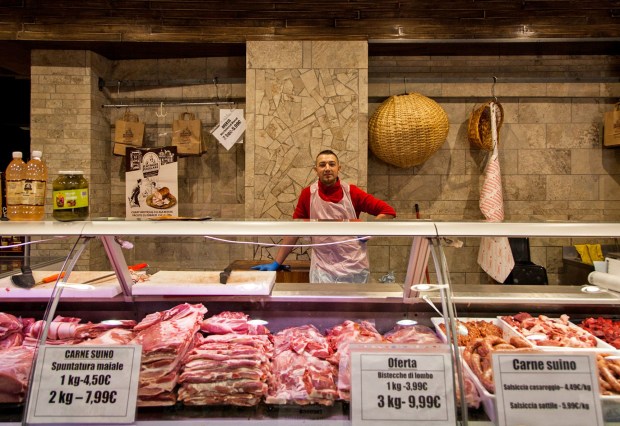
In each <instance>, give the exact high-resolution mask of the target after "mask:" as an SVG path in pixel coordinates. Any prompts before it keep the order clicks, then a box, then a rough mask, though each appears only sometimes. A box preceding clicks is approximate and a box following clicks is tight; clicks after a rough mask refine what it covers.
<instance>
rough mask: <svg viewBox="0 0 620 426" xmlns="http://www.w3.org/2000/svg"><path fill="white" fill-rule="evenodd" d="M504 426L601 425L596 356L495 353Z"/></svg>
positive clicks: (500, 416) (499, 420)
mask: <svg viewBox="0 0 620 426" xmlns="http://www.w3.org/2000/svg"><path fill="white" fill-rule="evenodd" d="M492 357H493V375H494V381H495V397H496V402H497V415H498V416H497V420H498V423H499V425H500V426H516V425H528V426H538V425H540V426H548V425H549V424H551V423H553V424H557V425H562V426H570V425H574V426H583V425H589V426H595V425H596V426H602V425H603V424H604V423H603V414H602V409H601V403H600V398H599V384H598V370H597V367H596V357H595V354H594V353H592V352H589V353H575V352H570V353H569V352H552V353H551V352H549V353H544V354H540V353H538V354H534V353H525V352H519V353H517V352H509V351H499V352H497V351H496V352H494V353H493V354H492Z"/></svg>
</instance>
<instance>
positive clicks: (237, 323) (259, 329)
mask: <svg viewBox="0 0 620 426" xmlns="http://www.w3.org/2000/svg"><path fill="white" fill-rule="evenodd" d="M249 320H250V318H249V316H248V315H246V314H244V313H243V312H229V311H225V312H222V313H219V314H217V315H213V316H212V317H210V318H207V319H206V320H204V321H203V322H202V324H200V330H201V331H204V332H205V333H208V334H228V333H237V334H269V330H268V329H267V328H266V327H265V326H264V325H257V324H252V323H251V322H249Z"/></svg>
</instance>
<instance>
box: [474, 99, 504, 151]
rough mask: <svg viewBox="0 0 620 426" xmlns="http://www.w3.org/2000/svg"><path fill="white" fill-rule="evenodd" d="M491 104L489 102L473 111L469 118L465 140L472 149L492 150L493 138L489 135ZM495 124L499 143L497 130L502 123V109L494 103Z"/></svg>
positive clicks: (498, 104)
mask: <svg viewBox="0 0 620 426" xmlns="http://www.w3.org/2000/svg"><path fill="white" fill-rule="evenodd" d="M491 102H492V101H489V102H487V103H485V104H484V105H482V106H480V107H479V108H476V109H474V111H473V112H472V113H471V117H469V123H468V124H467V139H468V140H469V143H470V145H471V146H472V147H473V148H477V149H484V150H486V151H492V150H493V148H494V147H493V138H492V135H491ZM495 106H496V107H497V108H496V109H495V120H496V121H495V123H496V131H497V141H498V143H499V130H500V129H501V128H502V123H503V122H504V107H503V106H502V104H500V103H499V102H495Z"/></svg>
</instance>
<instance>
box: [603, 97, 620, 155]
mask: <svg viewBox="0 0 620 426" xmlns="http://www.w3.org/2000/svg"><path fill="white" fill-rule="evenodd" d="M603 146H607V147H616V146H620V102H618V103H617V104H616V105H615V106H614V109H613V111H607V112H606V113H605V133H604V135H603Z"/></svg>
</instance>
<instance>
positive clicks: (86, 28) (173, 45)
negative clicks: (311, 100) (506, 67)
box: [0, 0, 620, 60]
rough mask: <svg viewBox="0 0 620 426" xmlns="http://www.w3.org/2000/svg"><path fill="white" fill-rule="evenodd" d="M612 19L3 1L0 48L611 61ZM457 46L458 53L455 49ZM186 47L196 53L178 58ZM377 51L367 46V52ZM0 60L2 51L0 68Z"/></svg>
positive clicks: (612, 1)
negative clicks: (249, 46) (328, 48)
mask: <svg viewBox="0 0 620 426" xmlns="http://www.w3.org/2000/svg"><path fill="white" fill-rule="evenodd" d="M619 19H620V0H591V1H578V0H540V1H539V0H520V1H517V0H451V1H444V2H441V1H437V0H411V1H396V0H376V1H368V0H270V1H267V0H237V1H235V0H229V1H223V0H176V1H171V0H3V1H2V2H1V3H0V41H2V40H5V41H9V40H13V41H17V42H19V43H21V44H22V45H23V46H24V47H26V48H28V49H29V48H32V47H37V48H45V46H52V43H53V45H54V46H55V48H86V49H91V50H95V51H96V52H98V53H100V54H102V55H104V56H106V57H109V58H110V59H115V58H125V59H126V58H128V57H136V59H138V58H139V57H140V55H142V54H143V52H144V51H148V54H149V55H151V54H153V52H155V51H158V52H159V55H160V56H161V57H180V56H182V55H183V54H184V53H185V52H186V51H187V50H192V51H200V50H201V47H200V46H201V45H203V44H211V45H220V46H227V47H226V48H224V49H221V50H222V51H230V50H231V47H230V46H237V45H241V46H242V45H243V44H244V43H245V42H246V41H247V40H278V39H295V40H303V39H326V40H342V39H346V40H371V41H377V40H385V41H392V42H394V44H393V45H392V46H390V47H389V48H387V50H390V51H391V52H392V54H406V53H405V52H410V51H415V50H419V46H417V47H412V46H409V45H407V43H402V42H403V41H410V42H414V44H415V43H419V42H420V41H424V40H429V41H433V42H435V43H438V42H443V43H444V44H443V45H441V46H440V45H439V44H436V45H435V48H436V49H435V51H442V52H450V51H452V52H455V54H460V53H461V52H467V53H471V52H472V51H474V52H477V53H484V51H486V52H491V51H495V50H496V47H497V45H502V44H506V45H507V46H509V47H508V49H507V50H509V51H512V52H515V53H514V54H522V53H521V52H526V53H527V52H529V53H532V52H534V51H535V50H536V51H540V48H539V47H540V45H539V44H538V41H540V40H543V41H544V40H568V41H569V43H568V44H570V45H575V46H576V41H575V40H592V41H593V43H592V44H591V45H589V47H590V48H592V49H593V50H594V51H599V52H600V51H603V50H604V49H607V50H605V54H614V53H618V52H617V50H618V43H617V42H618V40H620V20H619ZM482 39H484V40H488V41H489V43H485V44H478V45H477V46H476V48H470V49H467V48H466V46H467V41H472V42H476V41H479V40H482ZM517 40H518V41H519V43H518V44H514V42H515V41H517ZM528 40H536V43H531V44H529V45H528V44H527V41H528ZM609 40H612V42H611V43H610V41H609ZM454 41H459V43H462V44H460V47H464V46H465V49H464V50H463V49H461V50H459V49H455V46H456V45H455V44H453V42H454ZM128 42H129V43H147V42H148V43H149V44H150V45H151V48H150V49H144V48H142V47H141V48H139V49H136V48H135V46H132V47H131V48H130V47H129V46H130V44H128ZM504 42H510V43H504ZM46 43H49V44H46ZM59 43H61V45H60V46H59ZM62 43H64V44H62ZM183 43H190V44H195V46H191V48H190V49H180V48H179V46H182V45H183ZM515 46H518V48H515ZM505 47H506V46H505ZM97 49H99V50H97ZM381 49H382V51H385V50H386V46H385V45H384V46H382V47H381ZM481 49H482V51H481ZM485 49H486V50H485ZM563 49H564V47H563ZM217 50H218V49H216V51H217ZM232 50H236V51H237V52H240V51H241V52H243V53H244V52H245V50H244V48H243V47H237V48H233V49H232ZM375 50H376V49H375V48H374V47H373V46H372V45H371V47H370V48H369V53H370V54H371V55H372V54H374V53H373V52H374V51H375ZM568 50H569V51H570V49H568ZM577 50H585V49H584V48H583V47H579V48H578V49H577ZM552 51H553V50H552ZM516 52H519V53H516ZM464 54H466V53H464ZM108 55H111V57H110V56H108ZM132 55H134V56H132ZM3 56H5V55H4V54H3V52H0V60H2V59H3V58H2V57H3Z"/></svg>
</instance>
